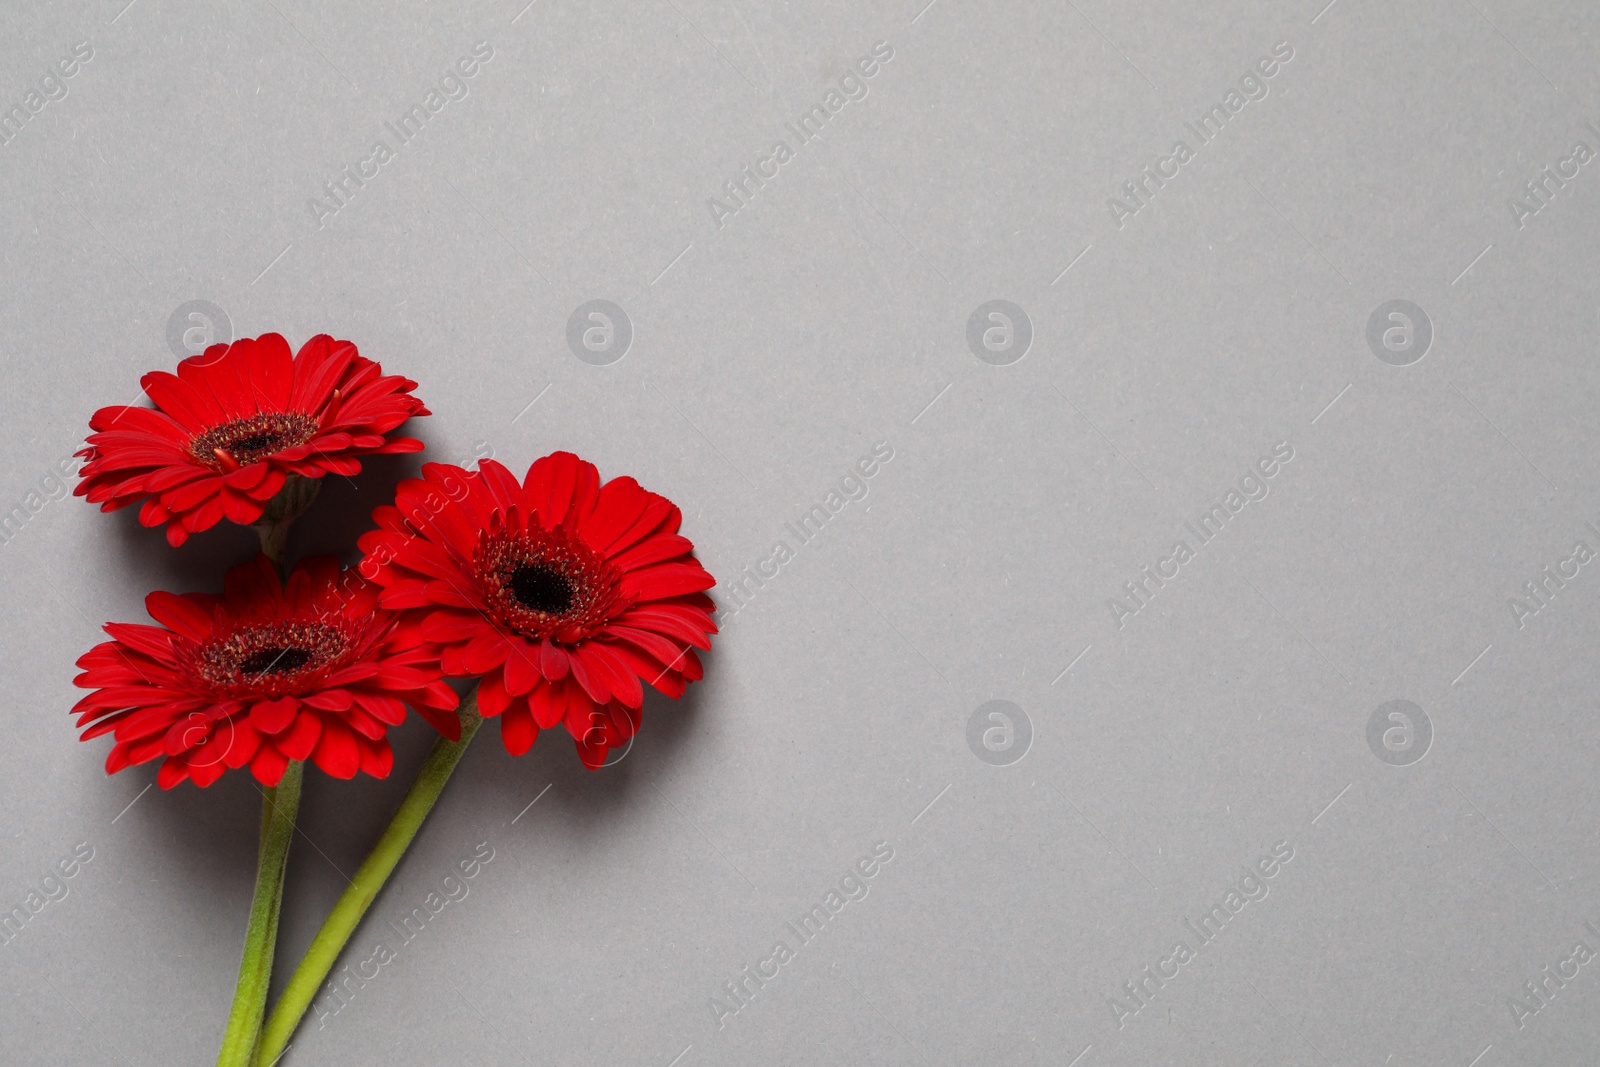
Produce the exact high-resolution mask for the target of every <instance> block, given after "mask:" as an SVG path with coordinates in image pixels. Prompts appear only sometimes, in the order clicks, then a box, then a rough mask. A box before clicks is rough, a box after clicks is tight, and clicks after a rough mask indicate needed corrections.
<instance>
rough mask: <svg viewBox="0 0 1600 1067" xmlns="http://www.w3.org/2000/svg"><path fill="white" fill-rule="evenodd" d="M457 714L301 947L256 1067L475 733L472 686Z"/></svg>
mask: <svg viewBox="0 0 1600 1067" xmlns="http://www.w3.org/2000/svg"><path fill="white" fill-rule="evenodd" d="M457 714H458V715H459V716H460V719H461V740H459V741H448V740H446V739H444V738H442V737H441V738H439V740H438V741H436V742H435V743H434V746H433V751H431V752H429V753H428V758H427V759H426V760H425V761H424V762H423V764H422V770H420V771H419V772H417V780H416V781H415V782H413V783H412V785H411V791H410V792H408V793H407V794H406V797H405V799H404V800H402V801H401V802H400V808H399V810H398V811H396V812H395V813H394V818H393V819H391V820H390V821H389V825H388V827H387V828H385V830H384V831H383V836H382V837H380V838H378V843H377V844H376V845H374V846H373V848H372V852H371V853H370V854H369V855H368V856H367V858H366V860H365V861H363V862H362V864H361V869H360V870H358V871H356V873H355V877H354V878H353V879H352V880H351V882H350V885H349V887H348V888H347V889H345V891H344V893H343V894H342V895H341V896H340V897H339V902H338V903H337V904H335V905H334V906H333V911H331V912H329V913H328V918H327V919H326V920H325V921H324V922H323V924H322V929H320V930H318V931H317V936H316V937H315V938H314V939H313V940H312V942H311V947H310V948H308V949H306V954H305V956H304V957H303V958H302V959H301V960H300V965H299V966H298V967H296V968H295V970H294V975H293V977H291V978H290V979H289V984H288V985H287V986H286V987H285V988H284V990H283V995H282V996H281V997H279V998H278V1003H277V1004H276V1005H274V1006H273V1009H272V1015H271V1016H270V1017H269V1018H268V1019H267V1024H266V1027H265V1028H264V1029H263V1031H262V1035H261V1047H260V1050H259V1051H258V1052H257V1054H256V1060H255V1062H256V1064H257V1067H271V1065H272V1064H274V1063H276V1062H277V1061H278V1058H279V1057H280V1056H282V1055H283V1051H284V1049H285V1048H286V1047H287V1046H288V1044H289V1039H290V1038H291V1037H293V1036H294V1031H295V1028H296V1027H298V1026H299V1025H300V1020H301V1018H303V1017H304V1016H305V1013H306V1009H307V1008H309V1007H310V1006H311V1002H312V1000H314V999H315V998H316V995H317V992H318V991H319V990H320V989H321V988H322V983H323V981H324V980H326V979H327V977H328V972H330V971H332V970H333V965H334V964H335V963H337V962H338V961H339V955H340V953H342V952H343V951H344V947H345V945H346V944H348V943H349V941H350V937H351V935H352V934H354V933H355V931H356V927H357V926H359V925H360V923H361V918H362V916H364V915H365V914H366V913H367V908H368V907H370V906H371V905H372V902H373V900H374V899H376V898H377V896H378V893H379V891H380V890H382V889H383V885H384V883H385V882H387V881H388V880H389V875H390V874H392V873H393V872H394V868H395V865H396V864H398V863H399V862H400V857H401V856H403V855H405V851H406V849H407V848H408V847H409V846H410V845H411V840H412V838H414V837H416V836H417V831H418V830H420V829H421V828H422V822H423V820H424V819H426V818H427V817H428V812H429V811H430V810H432V808H433V802H434V801H436V800H438V799H439V793H440V792H441V791H442V790H443V789H444V785H445V783H446V782H448V781H449V780H450V775H451V772H453V771H454V770H455V769H456V764H457V763H458V762H460V760H461V755H462V753H464V752H465V751H466V750H467V745H468V744H470V743H471V741H472V735H473V734H475V733H477V732H478V727H479V725H480V724H481V723H482V722H483V720H482V719H481V718H479V717H478V693H477V690H473V691H472V692H471V693H469V694H467V695H466V696H465V697H463V698H462V699H461V707H460V709H459V710H458V712H457Z"/></svg>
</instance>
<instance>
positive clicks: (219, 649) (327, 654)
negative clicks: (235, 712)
mask: <svg viewBox="0 0 1600 1067" xmlns="http://www.w3.org/2000/svg"><path fill="white" fill-rule="evenodd" d="M353 637H354V635H353V634H352V633H351V632H350V631H349V630H348V629H346V628H345V627H341V626H337V625H330V624H329V623H326V622H310V621H290V622H269V623H256V624H251V625H246V626H241V627H239V628H238V629H236V630H233V631H230V632H227V633H224V634H221V635H219V636H218V637H216V638H215V639H213V640H211V641H209V642H207V643H206V644H204V645H202V646H200V648H199V649H198V652H197V662H196V664H195V666H196V669H197V670H198V672H199V674H200V676H201V677H203V678H204V679H205V680H206V681H208V682H210V683H211V684H212V685H213V686H215V687H216V688H217V689H218V690H220V691H221V692H224V693H227V694H229V695H231V696H239V697H248V696H282V695H283V694H285V693H296V692H303V691H304V690H305V688H306V687H307V686H309V685H313V684H315V683H317V682H318V681H320V679H322V678H325V677H326V676H327V675H328V674H329V673H330V672H332V671H334V670H337V669H338V668H339V667H340V666H342V665H343V664H344V663H345V662H346V661H347V660H348V659H349V658H350V655H351V653H352V650H353V648H354V645H355V642H354V640H353Z"/></svg>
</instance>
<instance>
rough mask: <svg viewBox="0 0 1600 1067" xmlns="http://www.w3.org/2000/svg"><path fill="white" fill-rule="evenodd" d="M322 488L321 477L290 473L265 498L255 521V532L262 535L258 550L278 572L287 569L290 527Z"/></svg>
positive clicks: (281, 572) (280, 572) (280, 573)
mask: <svg viewBox="0 0 1600 1067" xmlns="http://www.w3.org/2000/svg"><path fill="white" fill-rule="evenodd" d="M321 488H322V480H321V479H320V478H303V477H301V476H300V475H298V474H291V475H289V478H288V480H287V481H285V482H284V483H283V488H282V489H279V490H278V493H277V495H276V496H274V497H273V498H272V499H271V500H269V501H267V507H266V510H265V511H263V512H262V513H261V518H260V519H259V520H257V522H256V524H255V529H256V533H257V534H259V535H260V537H261V551H262V552H263V553H265V554H266V557H267V558H268V559H270V560H271V561H272V562H273V564H274V565H275V566H276V567H277V568H278V573H279V575H282V574H283V573H284V572H285V571H286V570H287V569H288V568H287V567H286V566H285V565H284V552H285V550H286V549H287V548H288V545H289V527H290V526H292V525H294V520H295V519H298V518H299V517H300V515H301V513H302V512H304V511H305V510H306V508H308V507H310V506H311V502H312V501H313V500H315V499H316V498H317V491H318V490H319V489H321Z"/></svg>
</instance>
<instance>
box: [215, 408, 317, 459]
mask: <svg viewBox="0 0 1600 1067" xmlns="http://www.w3.org/2000/svg"><path fill="white" fill-rule="evenodd" d="M318 428H319V423H318V422H317V420H316V418H315V417H313V416H311V415H304V414H301V413H299V412H262V413H261V414H259V415H251V416H250V417H248V418H244V419H235V420H233V421H232V422H225V423H223V424H222V425H220V426H213V427H212V428H211V429H209V430H206V431H205V432H204V433H201V434H198V435H196V437H195V439H194V440H193V441H191V442H190V443H189V454H190V455H192V456H193V457H194V458H195V459H197V460H199V461H200V462H201V463H203V464H205V465H206V466H208V467H211V468H213V469H216V470H221V469H222V468H223V467H224V466H226V464H225V462H224V460H223V459H222V457H221V456H219V455H218V454H217V453H219V452H223V453H226V454H227V456H228V457H229V458H230V459H231V460H232V461H233V462H234V463H236V464H238V465H239V466H241V467H247V466H249V465H250V464H252V463H259V462H261V461H262V460H264V459H266V458H267V457H268V456H270V455H272V454H274V453H276V452H282V451H284V450H285V449H288V448H293V447H295V446H296V445H303V444H305V443H306V442H307V441H309V440H311V439H312V438H313V437H315V436H316V435H317V430H318ZM228 469H230V470H231V469H232V468H231V467H230V468H228Z"/></svg>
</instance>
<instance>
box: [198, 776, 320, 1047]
mask: <svg viewBox="0 0 1600 1067" xmlns="http://www.w3.org/2000/svg"><path fill="white" fill-rule="evenodd" d="M304 769H305V768H304V764H302V763H300V762H299V761H294V762H291V763H290V764H289V766H288V767H287V768H285V770H284V772H283V777H282V778H281V779H279V781H278V784H277V785H275V786H269V787H268V788H267V789H266V791H265V792H264V794H263V797H264V799H263V800H262V804H261V848H260V853H259V856H258V858H257V861H256V890H255V896H254V897H253V898H252V899H251V901H250V924H249V926H248V927H246V928H245V935H244V953H243V955H242V956H241V957H240V959H239V981H238V984H237V985H236V986H235V987H234V991H233V1007H232V1008H230V1009H229V1011H228V1028H227V1030H226V1031H224V1032H223V1035H222V1049H221V1051H220V1052H218V1053H217V1067H249V1065H250V1063H251V1062H252V1060H253V1058H254V1056H255V1050H256V1042H257V1041H258V1040H259V1039H260V1037H261V1017H262V1016H263V1015H264V1014H265V1013H266V1010H267V988H268V986H269V985H271V983H272V955H273V952H274V950H275V949H276V948H277V944H278V912H279V910H280V908H281V906H282V904H283V873H284V868H285V866H286V865H287V864H288V862H289V845H290V843H291V842H293V841H294V819H295V814H296V812H298V811H299V809H300V780H301V775H302V773H303V771H304Z"/></svg>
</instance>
